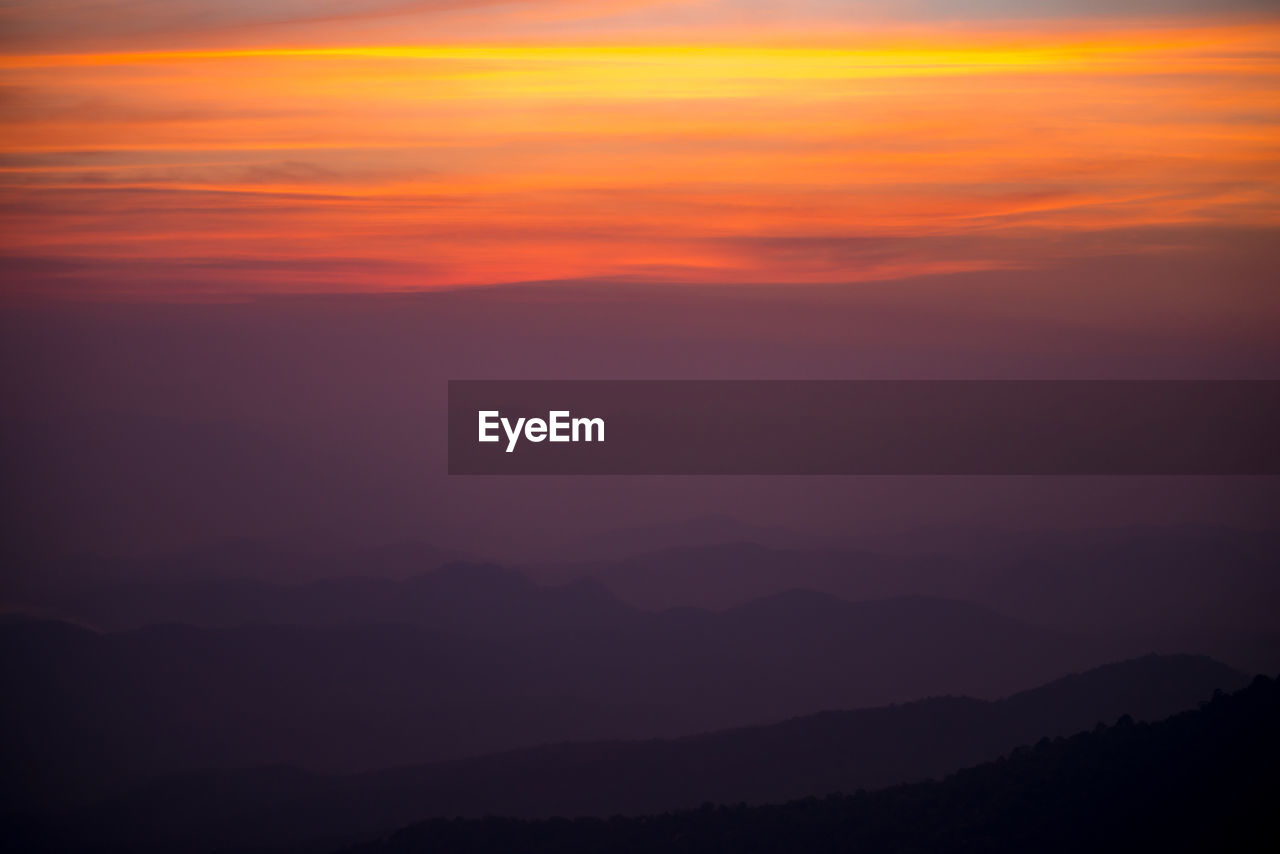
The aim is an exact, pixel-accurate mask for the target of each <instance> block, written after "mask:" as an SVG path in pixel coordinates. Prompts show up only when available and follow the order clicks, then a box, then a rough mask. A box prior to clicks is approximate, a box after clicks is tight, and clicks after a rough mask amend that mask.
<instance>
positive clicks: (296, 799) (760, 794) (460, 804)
mask: <svg viewBox="0 0 1280 854" xmlns="http://www.w3.org/2000/svg"><path fill="white" fill-rule="evenodd" d="M1245 681H1246V679H1245V677H1244V676H1243V675H1242V674H1240V673H1237V672H1235V671H1233V670H1231V669H1230V668H1227V667H1224V666H1222V665H1220V664H1217V663H1216V662H1213V661H1211V660H1208V659H1203V658H1196V657H1190V656H1166V657H1157V656H1149V657H1146V658H1142V659H1137V660H1133V661H1128V662H1123V663H1120V664H1113V665H1108V666H1104V667H1100V668H1097V669H1094V670H1091V671H1088V672H1086V673H1082V674H1079V675H1075V676H1069V677H1066V678H1063V679H1058V680H1056V681H1054V682H1051V683H1049V684H1047V685H1043V686H1042V687H1039V688H1036V689H1033V690H1029V691H1024V692H1020V693H1017V694H1014V695H1013V696H1010V697H1008V698H1007V699H1003V700H999V701H995V702H988V701H981V700H975V699H970V698H963V697H939V698H935V699H927V700H921V701H916V702H911V703H906V704H903V705H895V706H886V707H880V708H868V709H861V710H857V711H831V712H825V713H822V714H818V715H811V716H807V717H802V718H796V719H791V720H787V721H784V722H781V723H777V724H772V725H767V726H756V727H748V728H742V729H733V730H726V731H720V732H714V733H708V734H705V735H697V736H690V737H685V738H679V739H673V740H650V741H621V742H619V741H612V742H594V743H591V742H588V743H568V744H556V745H548V746H544V747H539V748H534V749H530V750H522V751H515V752H508V753H500V754H495V755H491V756H484V757H481V758H477V759H466V760H460V761H454V762H447V763H438V764H431V765H423V766H418V767H402V768H395V769H391V770H386V771H377V772H372V773H366V774H358V775H346V776H328V775H321V774H315V773H309V772H305V771H302V770H300V769H294V768H288V767H279V766H277V767H269V768H249V769H243V770H227V771H221V772H203V773H194V774H187V775H184V776H180V777H173V778H166V779H162V780H158V781H155V782H153V783H150V784H147V785H144V786H142V787H140V788H138V789H136V790H134V791H131V792H129V793H128V794H125V795H122V796H117V797H112V798H109V799H107V800H105V801H102V802H99V803H96V804H94V805H92V806H88V807H83V808H78V809H73V810H70V811H63V812H61V813H58V814H54V815H52V816H48V817H46V818H45V819H43V820H41V821H31V820H28V821H26V822H15V826H16V827H21V828H24V830H23V832H24V833H25V834H27V838H28V839H31V840H38V841H39V843H40V844H42V845H48V846H50V847H51V848H52V849H53V850H57V849H58V848H59V847H63V848H66V849H68V850H74V849H76V848H77V847H79V846H80V845H81V844H82V843H84V844H87V843H88V842H90V841H91V842H92V843H93V845H94V846H97V847H95V848H94V850H106V851H110V850H130V851H140V850H155V851H160V850H164V851H174V850H183V851H188V852H197V851H215V850H271V849H275V848H279V849H281V850H283V849H288V850H292V851H307V850H315V851H321V850H324V849H325V847H326V846H336V845H339V844H342V843H343V841H344V840H347V841H350V840H358V839H360V838H362V837H363V838H370V837H372V836H374V835H376V834H378V833H385V832H387V831H389V830H390V829H392V828H394V827H396V826H397V825H400V824H404V823H406V822H409V821H412V820H415V819H421V818H426V817H430V816H448V817H452V816H472V817H478V816H484V815H504V816H523V817H541V816H552V815H567V816H579V815H597V816H608V815H614V814H640V813H645V812H660V811H663V810H670V809H679V808H688V807H693V806H697V805H698V804H701V803H704V802H713V803H729V804H732V803H739V802H747V803H776V802H781V801H786V800H788V799H793V798H799V797H808V796H814V795H824V794H828V793H831V792H837V791H844V792H854V791H857V790H859V789H873V788H879V787H884V786H888V785H894V784H898V783H903V782H910V781H916V780H924V779H929V778H933V777H938V776H941V775H944V774H947V773H950V772H952V771H954V770H955V769H957V768H960V767H963V766H965V765H970V764H973V763H977V762H981V761H985V760H989V759H993V758H995V757H996V756H998V755H1000V754H1002V753H1006V752H1008V751H1009V750H1011V749H1013V748H1014V747H1017V746H1018V745H1022V744H1029V743H1031V742H1034V741H1035V740H1037V739H1039V738H1041V737H1050V738H1053V737H1057V736H1062V735H1070V734H1072V733H1074V732H1077V731H1080V730H1086V729H1090V728H1092V727H1094V726H1095V725H1096V724H1099V723H1100V722H1109V721H1113V720H1115V719H1116V718H1117V717H1119V716H1120V715H1122V714H1129V715H1131V716H1132V717H1134V718H1137V719H1138V720H1157V719H1160V718H1163V717H1165V716H1167V715H1169V714H1172V713H1174V712H1177V711H1180V710H1182V709H1186V708H1190V707H1192V706H1193V705H1194V704H1195V703H1196V702H1198V701H1201V700H1204V699H1207V698H1208V697H1209V695H1211V694H1212V693H1213V692H1214V690H1215V689H1222V690H1228V691H1229V690H1234V689H1236V688H1238V687H1240V686H1242V685H1243V684H1244V683H1245ZM512 850H517V849H512Z"/></svg>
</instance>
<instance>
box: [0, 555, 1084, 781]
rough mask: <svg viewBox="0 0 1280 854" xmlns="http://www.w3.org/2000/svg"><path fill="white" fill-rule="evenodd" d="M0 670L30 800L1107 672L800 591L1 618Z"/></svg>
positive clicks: (901, 605)
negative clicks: (128, 623)
mask: <svg viewBox="0 0 1280 854" xmlns="http://www.w3.org/2000/svg"><path fill="white" fill-rule="evenodd" d="M473 572H474V573H480V574H481V575H482V576H483V577H484V579H485V584H484V585H483V586H484V587H485V589H486V590H488V589H490V588H492V587H493V586H494V584H495V582H494V580H493V579H490V578H489V577H488V575H489V574H490V573H492V572H494V570H492V569H490V568H485V567H470V568H464V567H459V568H456V569H455V570H451V571H450V572H447V573H445V574H444V575H443V576H442V577H441V579H443V582H448V583H453V582H456V583H457V584H458V585H459V586H460V587H461V588H462V589H463V590H467V589H470V588H469V585H468V583H467V579H466V577H467V574H468V573H473ZM441 579H437V580H436V582H437V583H441ZM520 589H524V588H520ZM527 592H529V591H526V593H527ZM538 595H541V594H538ZM464 598H465V597H464ZM480 601H481V602H483V601H494V602H498V603H501V602H502V601H503V600H502V598H501V597H498V596H495V597H494V598H492V599H491V600H480ZM514 601H518V600H514ZM522 607H524V606H522ZM618 607H621V606H618ZM502 618H503V616H502V613H501V611H500V610H499V611H497V613H496V614H495V619H502ZM0 656H2V661H0V666H2V668H3V669H2V671H0V690H3V691H4V693H5V694H6V696H9V697H16V698H19V702H16V703H13V704H11V707H10V708H9V709H7V710H6V715H7V716H8V717H9V719H10V720H9V724H10V725H9V726H6V727H5V728H4V730H3V733H2V734H0V738H2V739H3V745H4V755H5V757H6V759H7V762H6V764H7V765H8V767H9V770H10V773H11V774H13V775H14V776H15V777H16V779H17V781H18V782H17V783H16V784H15V785H14V786H11V787H10V792H9V793H8V794H9V795H11V796H14V797H16V796H19V795H21V796H24V797H25V799H26V800H27V801H28V802H31V801H38V800H40V799H42V798H51V797H58V796H61V797H71V796H76V795H79V794H84V793H85V791H88V792H92V790H93V789H94V787H95V786H102V785H107V784H110V783H112V782H113V781H114V782H127V781H130V780H140V779H142V778H145V777H148V776H154V775H157V774H164V773H174V772H179V771H182V770H184V769H194V768H201V767H234V766H243V765H254V764H273V763H286V764H299V765H304V766H308V767H312V768H317V769H327V770H335V771H336V770H351V771H353V770H358V769H365V768H375V767H379V766H387V765H391V764H403V763H412V762H425V761H433V760H442V759H448V758H456V757H462V756H467V755H475V754H478V753H481V752H489V751H494V750H501V749H508V748H515V747H521V746H532V745H535V744H539V743H544V742H549V741H557V740H566V739H591V738H640V737H657V736H673V735H680V734H685V733H690V732H698V731H704V730H711V729H720V728H724V727H729V726H740V725H745V724H752V723H759V722H762V721H769V720H780V719H783V718H786V717H790V716H794V715H799V714H807V713H812V712H815V711H820V710H823V709H831V708H856V707H860V706H869V705H878V704H883V703H888V702H900V701H905V700H909V699H912V698H915V697H922V696H930V695H939V694H969V695H974V696H985V697H991V696H1000V695H1003V694H1007V693H1010V692H1012V691H1015V690H1018V689H1021V688H1024V687H1026V686H1028V685H1034V684H1036V683H1038V682H1042V681H1044V680H1046V679H1049V678H1052V677H1053V676H1055V675H1056V674H1060V673H1063V672H1066V671H1069V670H1072V669H1076V668H1080V667H1085V666H1091V665H1094V664H1097V663H1099V662H1100V661H1105V660H1107V658H1108V655H1107V653H1106V651H1105V650H1101V649H1099V648H1097V647H1096V646H1094V645H1092V644H1090V643H1087V642H1083V641H1080V640H1078V639H1076V638H1073V637H1071V636H1069V635H1063V634H1058V633H1053V632H1047V631H1044V630H1040V629H1037V628H1034V627H1031V626H1028V625H1025V624H1023V623H1019V622H1017V621H1015V620H1010V619H1007V618H1005V617H1001V616H999V615H997V614H994V613H992V612H989V611H986V610H983V609H981V608H978V607H975V606H971V605H966V604H963V603H959V602H952V601H948V600H940V599H928V598H923V597H914V598H904V599H893V600H885V601H880V602H862V603H849V602H844V601H842V600H839V599H836V598H834V597H831V596H826V595H823V594H816V593H802V592H792V593H787V594H780V595H779V596H776V597H772V598H770V599H765V600H760V601H757V602H753V603H750V604H748V605H745V606H742V607H741V608H736V609H732V610H729V611H725V612H719V613H713V612H706V611H697V610H673V611H667V612H660V613H646V612H642V611H625V610H624V611H623V613H622V617H619V618H611V624H610V625H609V626H608V627H596V628H581V627H579V628H574V629H568V628H566V629H557V630H554V631H541V632H535V633H528V634H524V635H520V636H513V637H506V638H496V637H490V638H483V637H474V636H472V637H467V636H463V635H459V634H443V633H440V632H439V631H437V630H433V629H429V628H426V627H423V626H420V625H408V624H378V625H363V626H359V625H350V626H338V627H314V626H239V627H231V628H224V627H216V628H207V627H206V628H197V627H191V626H183V625H162V626H151V627H148V628H145V629H140V630H136V631H130V632H122V633H115V634H100V633H96V632H93V631H88V630H85V629H82V628H76V627H73V626H71V625H67V624H59V623H13V624H9V625H5V626H3V627H2V628H0Z"/></svg>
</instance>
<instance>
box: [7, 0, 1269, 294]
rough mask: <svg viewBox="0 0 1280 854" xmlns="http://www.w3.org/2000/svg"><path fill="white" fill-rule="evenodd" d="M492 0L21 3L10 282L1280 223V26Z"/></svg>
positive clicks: (1143, 247)
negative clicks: (269, 6)
mask: <svg viewBox="0 0 1280 854" xmlns="http://www.w3.org/2000/svg"><path fill="white" fill-rule="evenodd" d="M55 5H56V4H55ZM142 5H143V7H146V4H142ZM375 5H377V4H375ZM391 5H392V6H394V4H391ZM408 5H411V6H412V5H413V4H408ZM426 5H428V6H430V4H426ZM472 5H474V6H476V7H477V8H479V10H480V11H479V12H475V10H471V11H472V12H473V13H474V14H483V15H484V16H488V17H484V18H483V19H480V20H471V19H467V20H463V21H461V22H459V20H458V18H457V15H456V14H455V15H454V16H453V17H452V18H448V16H447V15H444V17H443V18H441V17H440V15H436V13H437V11H438V10H437V9H436V7H434V6H431V7H430V8H428V9H427V10H426V13H424V12H423V10H422V9H421V8H419V7H417V6H415V7H414V8H413V9H411V10H409V11H408V12H405V11H404V10H400V11H397V9H399V7H395V8H391V10H390V12H388V10H387V9H386V8H381V7H380V8H378V9H376V10H374V11H375V12H376V14H370V15H369V16H367V17H366V18H357V19H355V20H351V19H347V18H342V17H337V18H336V19H330V18H326V17H325V16H323V15H320V16H312V17H311V18H307V19H305V20H304V19H301V18H299V19H297V20H285V21H275V20H273V21H268V22H265V23H264V22H263V21H260V20H248V21H245V20H238V19H237V20H234V21H231V22H230V23H228V24H226V26H225V27H223V28H222V29H219V28H217V27H214V28H203V29H202V28H200V27H196V26H187V27H185V28H184V27H183V26H179V25H178V24H174V23H172V22H170V23H168V24H166V27H167V28H166V27H156V28H151V29H147V28H145V27H142V28H135V29H134V30H128V29H127V28H125V30H123V31H121V32H114V31H109V32H107V35H105V36H102V35H94V32H95V31H94V30H93V28H92V27H88V26H86V27H84V28H83V29H82V30H76V29H75V28H71V29H67V28H66V27H64V28H63V30H59V29H58V28H57V27H56V26H54V24H55V23H57V22H52V23H51V22H48V21H42V20H37V19H32V20H31V21H26V22H25V23H23V22H20V23H23V27H25V29H23V27H16V26H15V27H14V31H16V32H25V33H29V35H28V36H27V37H26V38H24V39H22V40H14V39H9V40H7V41H6V48H7V51H6V53H5V55H4V56H3V58H0V85H2V86H3V92H4V104H5V106H4V109H5V114H6V119H5V134H4V137H3V142H0V180H2V181H3V186H4V189H3V193H4V197H5V201H6V204H5V205H4V213H3V216H4V220H5V221H4V230H5V233H6V235H7V237H6V239H5V243H4V249H3V262H4V266H5V270H6V272H5V274H4V275H5V292H6V293H8V294H11V295H12V294H26V295H30V294H46V295H59V296H61V295H88V296H108V297H119V296H138V295H141V296H177V297H184V296H193V295H195V296H200V295H222V294H242V293H250V294H251V293H264V292H279V291H290V292H292V291H332V290H388V289H413V288H430V287H442V286H456V285H465V284H488V283H496V282H513V281H530V280H545V279H564V278H607V277H626V278H633V279H643V280H655V281H675V282H680V281H696V282H842V281H861V280H869V279H886V278H900V277H907V276H912V275H917V274H920V273H932V272H948V271H961V270H974V269H988V268H990V269H1001V268H1011V267H1022V268H1025V267H1036V266H1039V265H1048V264H1052V263H1054V261H1055V260H1057V259H1060V258H1062V257H1066V256H1076V255H1079V254H1080V253H1091V252H1092V253H1099V254H1107V253H1142V252H1176V251H1180V249H1181V248H1184V247H1185V245H1187V244H1190V243H1195V242H1196V241H1197V240H1198V239H1200V238H1199V236H1200V235H1204V234H1212V233H1215V232H1216V231H1220V230H1222V229H1259V228H1264V229H1269V228H1273V227H1275V226H1276V225H1277V221H1278V220H1280V206H1278V205H1277V201H1278V200H1280V190H1278V188H1280V158H1278V157H1277V155H1278V154H1280V133H1278V132H1277V131H1278V129H1280V85H1278V84H1280V22H1269V21H1267V20H1266V19H1252V20H1243V19H1239V18H1224V19H1219V20H1207V19H1201V18H1190V17H1185V18H1177V19H1167V20H1166V19H1161V20H1133V19H1122V20H1115V19H1103V18H1098V19H1086V20H1079V19H1077V20H1070V21H1062V20H1057V19H1055V20H1030V21H1018V22H1009V21H1003V20H995V21H993V20H968V21H963V22H959V23H957V22H946V21H936V20H927V19H920V18H918V17H917V18H914V19H902V20H892V19H887V18H885V17H883V16H881V17H880V18H877V19H875V20H870V21H868V22H853V23H850V22H848V21H843V20H842V21H838V22H837V21H834V20H831V21H828V22H827V25H821V16H819V15H817V14H816V13H815V14H813V15H808V16H805V15H796V16H793V17H792V18H781V17H775V18H772V19H769V20H770V21H773V22H775V23H774V24H771V23H769V21H764V22H763V23H762V22H761V21H760V20H759V19H757V18H747V19H743V18H741V17H734V18H727V17H723V16H722V17H721V18H719V19H718V18H717V17H716V16H715V15H713V14H710V13H707V12H706V10H705V9H704V10H703V11H702V12H701V13H699V14H700V15H701V17H696V20H695V19H694V18H692V17H691V18H688V19H687V20H686V22H685V24H684V29H679V28H675V27H673V26H672V25H671V20H680V19H679V17H678V16H675V17H674V18H671V19H670V20H668V19H667V18H664V15H673V16H674V15H675V13H674V12H671V11H670V10H671V9H680V8H682V4H678V3H677V4H656V5H655V4H639V3H637V4H626V3H622V4H617V7H616V8H617V9H618V10H619V12H618V14H620V15H622V16H623V18H622V19H621V20H623V21H624V22H625V21H627V20H630V23H629V24H626V25H624V24H623V23H619V22H618V21H615V20H613V19H610V20H606V21H604V22H600V21H598V20H596V19H594V18H593V19H591V20H590V21H589V22H588V23H590V24H591V25H590V26H587V25H586V24H584V23H583V22H582V21H581V20H580V19H579V18H578V17H575V14H577V13H576V12H575V10H578V9H580V6H578V5H575V4H572V3H562V4H553V5H552V6H550V7H540V8H541V12H540V13H536V14H535V12H534V11H533V10H532V9H531V7H529V6H527V5H524V4H506V5H503V4H499V6H500V7H501V8H500V10H499V11H501V13H502V14H501V15H498V12H497V11H495V8H496V7H492V8H491V6H490V5H485V4H472ZM689 5H694V6H699V5H700V4H689ZM383 6H387V4H383ZM308 8H310V7H308ZM325 8H328V7H325ZM664 10H666V11H664ZM428 13H429V14H428ZM440 14H443V13H440ZM433 15H436V18H439V19H440V20H442V21H443V23H442V25H441V26H440V27H439V28H438V29H433V28H431V27H429V26H426V25H425V24H424V22H426V23H430V22H431V21H433V20H436V18H433V17H432V16H433ZM557 15H559V17H557ZM495 16H497V17H495ZM627 16H631V17H630V18H629V19H628V18H627ZM446 19H447V20H446ZM33 21H34V23H33ZM468 21H469V23H468ZM779 22H786V23H788V24H789V25H787V26H783V23H779ZM179 23H180V22H179ZM410 24H412V26H410ZM854 24H857V25H856V26H855V25H854ZM37 25H39V26H37ZM40 27H43V29H41V28H40ZM64 30H65V31H64Z"/></svg>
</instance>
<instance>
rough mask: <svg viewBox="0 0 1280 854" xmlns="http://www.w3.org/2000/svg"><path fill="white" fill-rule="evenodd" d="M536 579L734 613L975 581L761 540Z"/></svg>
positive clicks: (638, 600)
mask: <svg viewBox="0 0 1280 854" xmlns="http://www.w3.org/2000/svg"><path fill="white" fill-rule="evenodd" d="M523 569H524V571H525V572H526V573H527V574H529V575H530V576H531V577H533V578H537V579H540V580H543V581H546V582H558V583H564V582H565V581H568V580H570V579H574V578H589V579H592V580H594V581H598V582H599V583H601V584H603V585H604V586H605V587H607V588H608V589H609V590H610V591H611V592H612V593H613V594H614V595H616V596H617V597H618V598H620V599H622V600H623V601H625V602H629V603H631V604H633V605H636V606H637V607H640V608H648V609H662V608H677V607H693V608H709V609H712V610H721V609H724V608H732V607H736V606H738V605H742V604H744V603H746V602H750V601H751V600H753V599H759V598H761V597H764V596H771V595H774V594H777V593H781V592H784V591H787V590H792V589H796V588H800V589H804V590H816V591H821V592H823V593H830V594H833V595H835V596H839V597H841V598H843V599H848V600H850V601H858V600H861V599H882V598H886V597H890V596H903V595H909V594H927V595H934V596H947V595H955V594H957V593H959V592H961V591H963V590H965V588H966V586H967V585H966V584H965V579H966V578H967V577H969V576H967V575H966V574H964V573H962V572H960V571H957V561H955V560H952V559H949V558H942V557H932V556H912V557H897V556H886V555H881V554H876V553H874V552H869V551H863V550H853V549H837V548H798V547H788V548H784V547H778V546H772V545H765V544H762V543H758V542H746V541H741V542H717V543H709V544H705V545H693V546H679V547H673V548H668V549H662V550H660V551H653V552H646V553H643V554H638V555H635V556H632V557H626V558H623V559H617V560H607V561H583V562H579V563H561V564H535V565H532V566H528V567H524V568H523Z"/></svg>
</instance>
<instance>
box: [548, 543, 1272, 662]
mask: <svg viewBox="0 0 1280 854" xmlns="http://www.w3.org/2000/svg"><path fill="white" fill-rule="evenodd" d="M1278 563H1280V535H1278V534H1276V533H1273V532H1250V531H1235V530H1230V529H1225V528H1212V527H1196V526H1180V527H1168V528H1149V527H1133V528H1123V529H1114V530H1101V531H1078V532H1057V533H1043V532H1041V533H1037V534H1023V535H1022V536H1020V537H1013V538H1012V539H1011V542H1009V543H1006V544H999V543H998V542H993V543H992V544H991V545H989V546H987V547H986V548H981V547H979V545H975V544H972V543H970V544H968V545H967V546H966V547H965V548H960V549H958V550H957V551H956V552H955V553H951V554H947V555H945V556H942V555H927V554H898V555H885V554H877V553H874V552H870V551H866V550H859V549H849V548H830V547H827V548H783V547H776V546H768V545H761V544H759V543H745V542H727V543H720V544H716V545H699V546H695V547H681V548H672V549H667V550H663V551H658V552H652V553H648V554H643V555H640V556H637V557H632V558H627V559H623V560H613V561H594V562H584V563H577V564H544V565H536V566H532V567H530V568H529V570H528V571H529V572H530V573H531V574H532V575H534V577H538V578H542V579H545V580H557V581H564V580H567V579H569V578H574V577H586V578H593V579H597V580H599V581H600V582H601V583H602V584H604V585H605V586H607V587H608V588H609V589H610V590H611V591H613V592H614V593H615V594H616V595H618V596H619V597H620V598H621V599H623V600H624V601H627V602H630V603H632V604H635V605H638V606H640V607H645V608H661V607H679V606H695V607H708V608H724V607H731V606H733V605H737V604H741V603H742V602H744V601H746V600H748V599H751V598H758V597H761V596H768V595H771V594H774V593H778V592H782V591H784V590H788V589H791V588H794V587H802V588H805V589H809V590H818V591H823V592H827V593H831V594H834V595H837V596H840V597H843V598H846V599H850V600H854V601H856V600H861V599H869V598H886V597H891V596H904V595H926V596H943V597H948V598H956V599H962V600H965V601H970V602H975V603H978V604H981V605H984V606H986V607H989V608H993V609H994V610H996V611H999V612H1000V613H1003V614H1008V615H1010V616H1014V617H1017V618H1018V619H1021V620H1025V621H1027V622H1030V623H1035V624H1037V625H1043V626H1048V627H1053V628H1058V629H1061V630H1064V631H1070V632H1074V633H1078V634H1088V635H1092V636H1099V637H1108V638H1113V639H1115V640H1117V641H1125V642H1127V646H1125V647H1124V648H1125V649H1128V650H1130V651H1133V652H1137V651H1142V650H1150V649H1159V650H1162V651H1169V652H1183V651H1193V652H1200V653H1205V654H1211V655H1214V656H1215V657H1221V658H1223V659H1224V660H1227V661H1229V662H1230V663H1232V664H1233V665H1238V666H1245V667H1250V668H1263V669H1268V670H1269V669H1271V668H1272V667H1273V666H1275V667H1280V633H1277V632H1276V631H1275V619H1274V615H1275V614H1276V613H1277V611H1278V610H1280V574H1277V573H1276V572H1275V567H1276V566H1277V564H1278Z"/></svg>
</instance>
